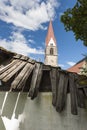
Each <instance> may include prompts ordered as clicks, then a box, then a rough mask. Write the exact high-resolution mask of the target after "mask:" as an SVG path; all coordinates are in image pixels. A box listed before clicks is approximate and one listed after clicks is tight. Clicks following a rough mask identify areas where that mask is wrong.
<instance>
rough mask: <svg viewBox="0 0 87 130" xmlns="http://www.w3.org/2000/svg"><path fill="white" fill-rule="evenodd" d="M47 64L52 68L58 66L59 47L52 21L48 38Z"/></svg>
mask: <svg viewBox="0 0 87 130" xmlns="http://www.w3.org/2000/svg"><path fill="white" fill-rule="evenodd" d="M45 64H46V65H51V66H58V54H57V45H56V39H55V36H54V31H53V27H52V21H50V23H49V27H48V32H47V36H46V48H45Z"/></svg>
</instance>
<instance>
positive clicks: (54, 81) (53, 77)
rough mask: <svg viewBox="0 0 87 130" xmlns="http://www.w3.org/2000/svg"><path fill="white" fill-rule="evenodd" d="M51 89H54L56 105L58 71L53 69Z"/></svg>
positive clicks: (53, 101)
mask: <svg viewBox="0 0 87 130" xmlns="http://www.w3.org/2000/svg"><path fill="white" fill-rule="evenodd" d="M50 79H51V87H52V104H53V105H54V106H55V105H56V98H57V96H56V87H57V69H56V68H52V70H51V71H50Z"/></svg>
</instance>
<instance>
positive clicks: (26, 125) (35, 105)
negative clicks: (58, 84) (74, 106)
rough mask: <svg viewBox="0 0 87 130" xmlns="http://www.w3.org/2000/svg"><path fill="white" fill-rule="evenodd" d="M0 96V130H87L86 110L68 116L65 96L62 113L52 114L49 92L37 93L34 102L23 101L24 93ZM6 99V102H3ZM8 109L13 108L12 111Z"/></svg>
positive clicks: (68, 108) (54, 111)
mask: <svg viewBox="0 0 87 130" xmlns="http://www.w3.org/2000/svg"><path fill="white" fill-rule="evenodd" d="M4 96H5V93H4V92H0V109H1V117H0V130H86V129H87V110H84V109H81V108H79V109H78V115H77V116H75V115H72V114H71V106H70V95H69V94H68V98H67V107H66V109H65V111H63V112H62V113H58V112H56V110H55V108H54V107H53V106H52V95H51V93H40V94H39V96H38V97H37V98H36V99H34V100H30V98H27V94H26V93H24V94H17V93H15V94H13V93H9V94H7V97H6V96H5V99H4ZM6 98H7V99H6ZM16 99H18V100H16ZM3 100H4V104H3ZM6 100H7V101H8V102H6ZM14 102H15V103H14ZM24 103H25V104H24ZM18 104H19V105H18ZM2 105H3V107H2ZM13 106H14V107H13ZM11 108H14V109H13V110H12V109H11ZM7 112H8V113H7ZM21 112H22V113H21ZM6 116H7V117H6Z"/></svg>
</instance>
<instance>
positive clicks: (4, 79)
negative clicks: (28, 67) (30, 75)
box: [2, 62, 26, 82]
mask: <svg viewBox="0 0 87 130" xmlns="http://www.w3.org/2000/svg"><path fill="white" fill-rule="evenodd" d="M25 64H26V62H22V63H21V64H20V65H19V66H18V67H17V68H15V69H14V70H13V71H12V72H11V73H9V74H8V75H7V76H6V77H5V78H3V80H2V81H3V82H7V81H8V80H10V78H12V76H14V75H15V74H16V73H17V72H18V71H19V70H20V69H22V68H23V67H24V66H25Z"/></svg>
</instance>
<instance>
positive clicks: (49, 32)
mask: <svg viewBox="0 0 87 130" xmlns="http://www.w3.org/2000/svg"><path fill="white" fill-rule="evenodd" d="M51 38H52V39H53V40H54V43H55V44H56V39H55V36H54V31H53V26H52V21H51V20H50V23H49V27H48V32H47V36H46V45H48V43H49V41H50V40H51Z"/></svg>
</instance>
